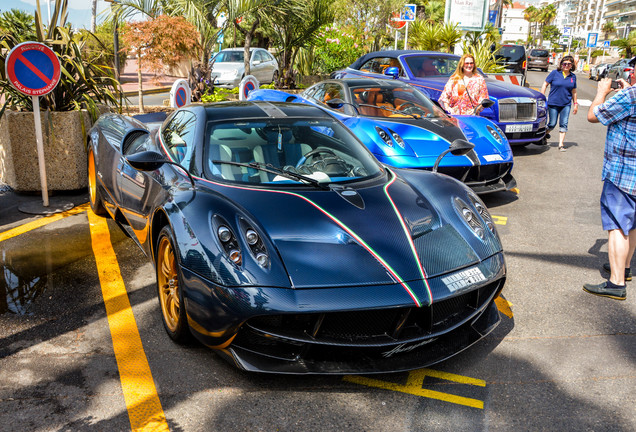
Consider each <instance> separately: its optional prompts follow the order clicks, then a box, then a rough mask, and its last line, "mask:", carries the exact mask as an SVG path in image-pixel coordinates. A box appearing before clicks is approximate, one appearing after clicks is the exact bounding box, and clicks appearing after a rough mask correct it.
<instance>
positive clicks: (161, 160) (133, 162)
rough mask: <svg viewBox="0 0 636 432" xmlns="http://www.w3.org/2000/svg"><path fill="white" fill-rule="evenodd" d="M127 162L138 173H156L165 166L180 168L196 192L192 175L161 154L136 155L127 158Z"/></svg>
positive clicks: (146, 153)
mask: <svg viewBox="0 0 636 432" xmlns="http://www.w3.org/2000/svg"><path fill="white" fill-rule="evenodd" d="M126 162H128V164H129V165H130V166H131V167H133V168H134V169H136V170H138V171H154V170H156V169H159V168H161V166H162V165H164V164H168V165H175V166H178V167H179V168H181V169H182V170H183V171H184V172H185V173H186V175H187V176H188V179H189V180H190V183H191V184H192V189H193V190H194V178H192V174H190V173H189V172H188V170H187V169H185V168H184V167H183V166H182V165H181V164H179V163H177V162H173V161H171V160H169V159H167V158H166V157H164V155H162V154H161V153H158V152H154V151H142V152H139V153H134V154H131V155H128V156H126Z"/></svg>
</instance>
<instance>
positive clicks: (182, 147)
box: [161, 111, 196, 164]
mask: <svg viewBox="0 0 636 432" xmlns="http://www.w3.org/2000/svg"><path fill="white" fill-rule="evenodd" d="M195 126H196V117H195V115H194V114H192V113H191V112H189V111H179V112H177V114H175V116H174V117H173V118H172V120H171V121H170V122H169V123H168V125H167V126H166V127H164V128H163V129H162V131H161V138H162V140H163V143H164V145H165V146H166V148H167V149H168V150H169V151H170V153H172V155H173V157H174V158H175V160H176V161H177V162H179V163H182V164H183V163H184V162H185V159H186V156H189V155H190V154H191V153H192V150H193V148H194V134H195Z"/></svg>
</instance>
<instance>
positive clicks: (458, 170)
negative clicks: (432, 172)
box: [437, 163, 512, 183]
mask: <svg viewBox="0 0 636 432" xmlns="http://www.w3.org/2000/svg"><path fill="white" fill-rule="evenodd" d="M511 168H512V164H511V163H500V164H491V165H476V166H471V167H439V168H438V169H437V171H438V172H440V173H443V174H446V175H449V176H451V177H453V178H456V179H457V180H460V181H462V182H464V183H489V182H497V181H499V179H500V178H502V177H503V176H505V175H506V174H508V172H509V171H510V169H511Z"/></svg>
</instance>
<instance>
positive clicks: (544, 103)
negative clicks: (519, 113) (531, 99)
mask: <svg viewBox="0 0 636 432" xmlns="http://www.w3.org/2000/svg"><path fill="white" fill-rule="evenodd" d="M537 106H538V107H539V108H543V109H545V107H546V106H547V102H546V101H544V100H543V99H539V100H538V101H537Z"/></svg>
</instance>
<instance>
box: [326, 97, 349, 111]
mask: <svg viewBox="0 0 636 432" xmlns="http://www.w3.org/2000/svg"><path fill="white" fill-rule="evenodd" d="M325 103H326V104H327V105H328V106H329V108H333V109H338V108H342V106H343V105H344V104H345V103H346V102H345V101H343V100H342V99H340V98H333V99H329V100H328V101H327V102H325Z"/></svg>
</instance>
